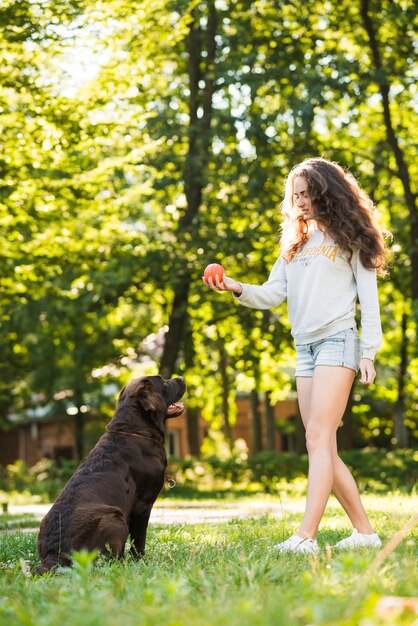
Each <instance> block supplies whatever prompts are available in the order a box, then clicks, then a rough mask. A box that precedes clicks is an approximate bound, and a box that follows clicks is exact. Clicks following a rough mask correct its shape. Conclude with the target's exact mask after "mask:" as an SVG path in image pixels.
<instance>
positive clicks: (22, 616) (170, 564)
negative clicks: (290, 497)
mask: <svg viewBox="0 0 418 626" xmlns="http://www.w3.org/2000/svg"><path fill="white" fill-rule="evenodd" d="M364 501H365V504H366V507H367V510H368V511H369V512H370V517H371V520H372V523H373V524H374V526H375V527H376V529H377V531H378V532H379V533H380V534H381V536H382V538H383V539H384V541H388V540H389V539H390V538H391V537H392V536H393V535H394V534H395V533H396V532H397V531H399V530H400V529H401V528H402V527H403V526H404V525H405V524H406V523H407V522H408V521H409V520H410V519H411V517H412V515H413V514H414V513H415V511H416V498H414V497H411V496H406V495H400V494H397V495H387V496H372V495H369V496H365V498H364ZM173 505H174V502H173ZM219 505H222V502H219ZM300 519H301V516H300V514H297V515H295V514H286V515H285V517H283V518H280V519H277V518H274V517H273V516H264V517H262V518H259V519H245V520H232V521H230V522H225V523H221V524H194V525H178V524H177V525H167V526H165V527H164V526H151V527H150V529H149V535H148V543H147V552H146V557H145V559H144V560H142V561H139V562H137V561H135V560H133V559H131V558H130V556H129V554H128V555H127V557H126V558H125V559H124V560H123V561H113V562H108V561H106V560H105V559H103V558H99V559H97V560H96V561H94V559H93V558H92V556H91V555H85V554H79V555H76V562H75V565H74V567H73V568H72V569H71V570H66V571H63V572H62V573H60V574H56V575H47V576H44V577H32V576H31V574H30V570H33V569H34V568H35V566H36V564H37V563H38V558H37V555H36V534H35V533H29V534H23V533H17V534H5V535H3V536H2V539H1V541H0V563H1V564H0V624H1V626H9V625H10V626H17V625H19V626H20V625H22V626H32V625H33V626H44V625H48V626H49V625H54V626H55V625H58V624H59V625H60V626H61V625H63V626H66V625H68V626H137V625H138V626H142V625H144V626H151V625H152V626H160V625H164V626H180V625H183V624H184V625H187V626H208V625H211V626H212V625H215V624H216V625H217V626H224V625H225V626H245V625H247V624H248V625H250V624H251V626H270V625H280V626H308V625H310V626H316V625H320V624H321V625H322V624H326V625H330V626H331V625H332V626H380V625H388V626H389V625H390V626H400V625H402V626H404V625H412V624H414V622H415V623H417V620H418V615H417V614H416V613H414V612H413V611H412V612H411V611H410V612H408V611H402V609H399V610H395V611H392V612H389V613H387V614H386V617H385V615H384V613H383V612H382V609H381V599H382V597H384V596H410V597H414V596H416V595H417V580H418V576H417V566H416V563H417V558H416V557H417V550H416V545H417V544H416V539H417V534H416V531H412V532H410V533H409V535H408V536H407V537H406V538H405V540H404V541H403V542H402V543H401V544H400V545H399V546H398V547H397V548H396V549H395V550H394V551H392V552H390V553H389V554H388V555H387V556H386V558H385V559H384V560H383V561H382V562H381V563H380V565H377V564H376V562H374V559H375V557H376V554H375V553H374V552H372V553H371V552H368V551H363V552H358V553H353V552H347V553H340V554H338V553H334V552H332V551H329V550H325V549H324V550H322V551H321V554H320V555H319V556H318V557H314V556H300V555H299V556H297V555H277V554H273V553H271V552H270V551H269V548H270V547H271V546H272V545H273V544H274V543H275V542H277V541H280V540H281V539H282V538H285V537H287V536H288V535H289V534H290V533H292V532H294V531H295V530H296V529H297V527H298V523H299V522H300ZM348 532H349V526H348V524H347V521H346V519H345V517H344V515H343V513H342V512H341V510H340V509H339V508H338V507H337V506H336V505H335V504H334V503H331V504H330V506H329V507H328V509H327V512H326V516H325V518H324V520H323V524H322V525H321V529H320V533H319V536H318V540H319V543H320V544H321V545H322V546H325V545H326V544H328V543H329V544H333V543H335V542H336V541H338V540H339V539H340V538H342V537H343V536H345V535H346V534H347V533H348Z"/></svg>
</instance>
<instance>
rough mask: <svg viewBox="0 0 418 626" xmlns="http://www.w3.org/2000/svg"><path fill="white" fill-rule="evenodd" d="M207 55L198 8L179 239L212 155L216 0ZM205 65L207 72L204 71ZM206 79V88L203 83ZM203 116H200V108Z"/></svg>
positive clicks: (173, 340)
mask: <svg viewBox="0 0 418 626" xmlns="http://www.w3.org/2000/svg"><path fill="white" fill-rule="evenodd" d="M207 7H208V11H207V27H206V41H205V43H206V50H205V52H206V56H204V55H202V49H201V48H202V33H201V30H200V25H199V24H200V18H199V15H198V9H197V8H195V9H193V10H192V11H191V15H192V22H191V24H190V29H189V34H188V37H187V51H188V74H189V91H190V96H189V120H190V123H189V148H188V154H187V157H186V163H185V167H184V193H185V196H186V200H187V205H186V210H185V212H184V214H183V215H182V217H181V218H180V220H179V223H178V227H177V240H178V241H179V242H181V241H182V240H183V239H184V234H185V233H187V232H189V233H190V231H191V230H193V229H194V221H195V218H196V216H197V214H198V211H199V207H200V205H201V202H202V189H203V187H204V186H205V171H206V168H207V164H208V161H209V158H210V145H211V144H210V126H211V121H212V98H213V90H214V79H215V75H214V62H215V51H216V40H215V36H216V27H217V13H216V9H215V4H214V0H208V2H207ZM202 68H203V73H202ZM201 80H204V84H205V86H204V88H203V89H201V87H200V86H199V83H200V81H201ZM200 107H201V108H202V110H203V115H202V116H201V117H199V108H200ZM191 280H192V277H191V275H190V272H189V271H185V272H183V275H182V278H181V280H180V282H179V283H178V284H177V285H176V287H175V293H174V299H173V306H172V310H171V314H170V316H169V324H168V331H167V333H166V335H165V343H164V348H163V354H162V357H161V362H160V372H161V375H162V376H163V377H166V378H167V377H170V376H171V375H172V373H173V371H174V368H175V363H176V361H177V357H178V354H179V348H180V344H181V341H182V335H183V332H184V328H185V323H186V317H187V307H188V295H189V289H190V284H191Z"/></svg>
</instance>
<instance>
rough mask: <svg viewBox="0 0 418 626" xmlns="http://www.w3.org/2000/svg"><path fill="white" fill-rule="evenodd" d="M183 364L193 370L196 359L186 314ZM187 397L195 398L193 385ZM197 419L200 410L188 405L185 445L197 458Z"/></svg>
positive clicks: (198, 445)
mask: <svg viewBox="0 0 418 626" xmlns="http://www.w3.org/2000/svg"><path fill="white" fill-rule="evenodd" d="M183 352H184V364H185V366H186V371H189V370H191V369H192V368H193V365H194V363H195V359H196V351H195V346H194V339H193V331H192V327H191V324H190V317H189V315H188V314H187V313H186V317H185V329H184V341H183ZM187 391H188V397H189V398H195V397H196V393H195V389H194V387H193V385H189V387H188V390H187ZM199 419H200V408H199V407H198V406H196V404H192V403H191V402H190V403H188V406H187V410H186V424H187V443H188V445H189V453H190V454H191V455H192V456H199V454H200V436H199V435H200V433H199Z"/></svg>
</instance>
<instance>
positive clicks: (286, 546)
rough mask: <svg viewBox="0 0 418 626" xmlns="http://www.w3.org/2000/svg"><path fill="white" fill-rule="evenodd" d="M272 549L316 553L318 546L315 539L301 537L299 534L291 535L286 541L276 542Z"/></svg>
mask: <svg viewBox="0 0 418 626" xmlns="http://www.w3.org/2000/svg"><path fill="white" fill-rule="evenodd" d="M272 550H277V551H278V552H296V553H299V554H318V552H319V546H318V543H317V541H316V539H309V538H307V539H302V537H299V535H292V536H291V537H289V539H286V541H282V542H281V543H278V544H276V545H275V546H273V547H272Z"/></svg>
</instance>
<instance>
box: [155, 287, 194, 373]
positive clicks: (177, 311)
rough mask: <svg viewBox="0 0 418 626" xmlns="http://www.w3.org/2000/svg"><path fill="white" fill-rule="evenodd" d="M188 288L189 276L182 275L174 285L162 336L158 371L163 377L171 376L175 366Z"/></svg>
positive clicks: (185, 317) (180, 340)
mask: <svg viewBox="0 0 418 626" xmlns="http://www.w3.org/2000/svg"><path fill="white" fill-rule="evenodd" d="M189 288H190V277H189V276H184V278H183V281H180V282H179V283H178V285H177V286H176V291H175V293H174V300H173V305H172V309H171V314H170V319H169V322H168V327H169V329H168V331H167V333H166V335H165V338H164V349H163V353H162V355H161V359H160V368H159V371H160V375H161V376H162V377H163V378H171V376H172V375H173V373H174V371H175V368H176V361H177V357H178V354H179V351H180V345H181V342H182V339H183V335H184V331H185V326H186V321H187V301H188V295H189Z"/></svg>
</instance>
